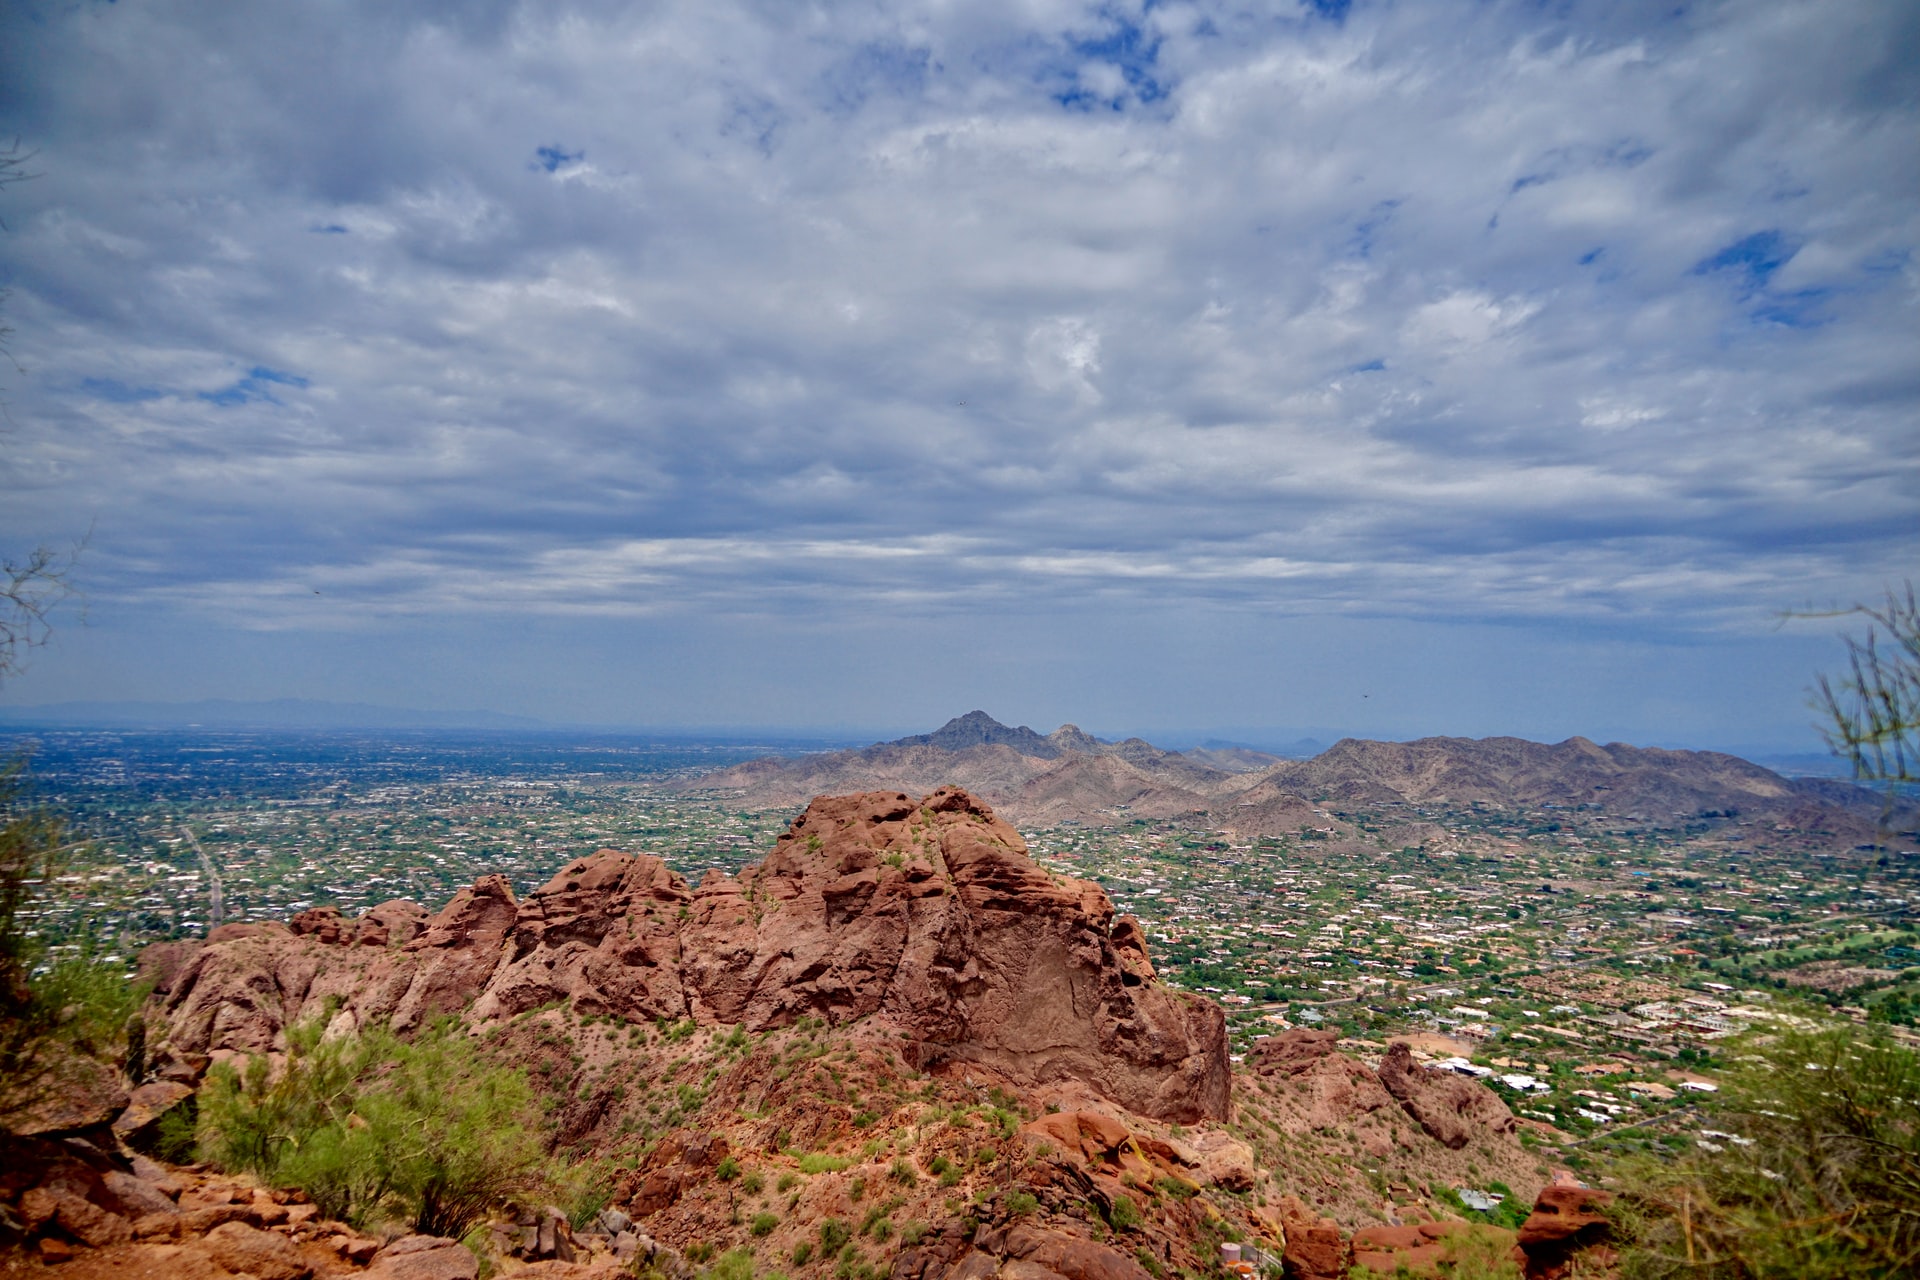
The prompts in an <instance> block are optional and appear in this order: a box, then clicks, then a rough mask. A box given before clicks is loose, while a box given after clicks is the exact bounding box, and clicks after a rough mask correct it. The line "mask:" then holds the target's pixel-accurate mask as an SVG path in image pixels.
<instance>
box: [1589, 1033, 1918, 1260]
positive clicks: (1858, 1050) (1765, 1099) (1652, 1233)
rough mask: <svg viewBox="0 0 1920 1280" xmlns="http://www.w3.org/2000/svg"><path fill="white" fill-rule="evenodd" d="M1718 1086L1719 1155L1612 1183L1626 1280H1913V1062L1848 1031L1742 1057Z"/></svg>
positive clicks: (1654, 1165) (1634, 1169)
mask: <svg viewBox="0 0 1920 1280" xmlns="http://www.w3.org/2000/svg"><path fill="white" fill-rule="evenodd" d="M1754 1055H1755V1057H1756V1058H1757V1059H1758V1060H1757V1061H1753V1062H1749V1063H1746V1064H1744V1065H1743V1066H1742V1067H1741V1068H1740V1069H1739V1070H1737V1071H1735V1072H1733V1073H1732V1074H1731V1075H1729V1076H1727V1077H1725V1078H1724V1079H1723V1082H1722V1086H1721V1094H1720V1103H1721V1106H1720V1109H1719V1114H1718V1115H1716V1117H1715V1119H1714V1124H1715V1126H1716V1127H1717V1128H1720V1129H1724V1130H1728V1131H1731V1132H1733V1133H1735V1134H1736V1135H1738V1136H1739V1137H1740V1138H1742V1139H1743V1141H1741V1142H1737V1143H1736V1142H1731V1141H1729V1142H1727V1143H1726V1144H1725V1145H1724V1147H1723V1149H1722V1150H1720V1151H1708V1150H1706V1149H1704V1148H1696V1149H1693V1150H1691V1151H1689V1152H1687V1153H1686V1154H1684V1155H1681V1156H1679V1157H1678V1158H1674V1157H1671V1156H1669V1157H1667V1158H1665V1159H1663V1160H1659V1161H1655V1160H1653V1159H1651V1158H1646V1157H1642V1158H1638V1159H1634V1160H1630V1161H1626V1162H1623V1163H1622V1164H1621V1165H1620V1166H1619V1167H1618V1168H1617V1169H1616V1170H1615V1179H1616V1182H1617V1183H1618V1184H1619V1185H1620V1187H1621V1189H1622V1193H1623V1194H1622V1196H1621V1199H1620V1200H1619V1201H1618V1202H1616V1205H1615V1226H1616V1228H1617V1229H1618V1231H1619V1233H1620V1235H1621V1237H1622V1244H1623V1249H1622V1254H1623V1256H1622V1260H1621V1261H1622V1266H1623V1270H1624V1272H1625V1274H1626V1275H1628V1276H1630V1277H1634V1278H1635V1280H1665V1278H1667V1277H1680V1276H1687V1277H1693V1276H1700V1277H1713V1278H1714V1280H1721V1278H1723V1277H1724V1278H1725V1280H1748V1278H1749V1277H1752V1278H1754V1280H1758V1278H1760V1277H1771V1276H1793V1277H1796V1280H1830V1278H1831V1280H1839V1278H1840V1277H1872V1278H1879V1277H1889V1278H1890V1277H1894V1276H1910V1275H1912V1274H1914V1265H1915V1259H1916V1258H1920V1111H1917V1109H1916V1100H1920V1055H1916V1054H1915V1053H1914V1052H1912V1051H1911V1050H1908V1049H1904V1048H1901V1047H1899V1046H1898V1045H1895V1044H1893V1043H1891V1042H1889V1041H1885V1040H1880V1039H1866V1038H1862V1037H1861V1036H1860V1035H1859V1033H1857V1032H1854V1031H1849V1030H1838V1031H1831V1032H1822V1033H1819V1034H1803V1033H1796V1034H1789V1035H1782V1036H1780V1037H1779V1038H1778V1039H1776V1040H1773V1041H1771V1042H1768V1043H1766V1044H1764V1045H1761V1046H1756V1047H1755V1049H1754Z"/></svg>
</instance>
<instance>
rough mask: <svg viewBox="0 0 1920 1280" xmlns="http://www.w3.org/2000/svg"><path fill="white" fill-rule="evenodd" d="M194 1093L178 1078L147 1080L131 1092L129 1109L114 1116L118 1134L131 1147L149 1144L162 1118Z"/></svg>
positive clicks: (115, 1131) (115, 1128)
mask: <svg viewBox="0 0 1920 1280" xmlns="http://www.w3.org/2000/svg"><path fill="white" fill-rule="evenodd" d="M192 1097H193V1090H192V1089H190V1088H188V1087H187V1086H186V1085H184V1084H181V1083H180V1082H178V1081H176V1080H155V1081H153V1082H152V1083H150V1084H143V1085H141V1086H139V1087H138V1088H136V1089H135V1090H133V1092H132V1093H131V1094H129V1095H128V1097H127V1105H126V1109H125V1110H123V1111H121V1113H120V1114H119V1115H118V1116H116V1117H115V1118H114V1121H113V1133H114V1136H115V1137H117V1138H119V1139H120V1141H122V1142H124V1143H126V1144H127V1145H128V1146H130V1147H142V1146H145V1145H147V1144H148V1143H150V1142H151V1141H152V1140H153V1138H154V1135H155V1134H156V1133H157V1132H158V1130H159V1128H160V1120H161V1118H162V1117H164V1116H165V1115H166V1114H167V1113H168V1112H169V1111H172V1110H174V1109H175V1108H176V1107H179V1106H181V1105H182V1104H184V1103H185V1102H186V1101H187V1100H188V1099H190V1098H192ZM188 1114H189V1116H191V1113H188Z"/></svg>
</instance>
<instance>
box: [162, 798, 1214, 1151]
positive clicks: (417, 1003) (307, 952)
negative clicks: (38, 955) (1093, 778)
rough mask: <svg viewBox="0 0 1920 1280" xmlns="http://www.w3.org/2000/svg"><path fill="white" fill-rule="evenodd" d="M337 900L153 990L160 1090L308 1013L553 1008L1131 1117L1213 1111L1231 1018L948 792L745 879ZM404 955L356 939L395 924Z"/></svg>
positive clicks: (852, 812) (643, 861)
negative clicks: (1124, 1111)
mask: <svg viewBox="0 0 1920 1280" xmlns="http://www.w3.org/2000/svg"><path fill="white" fill-rule="evenodd" d="M415 910H416V909H413V908H411V907H410V905H408V904H390V905H389V906H387V907H384V908H376V909H375V911H374V912H372V913H369V918H368V919H366V920H362V921H354V922H348V921H345V920H342V919H341V918H340V917H339V915H338V913H337V912H334V911H333V910H331V909H330V908H316V909H314V910H311V911H306V912H302V913H301V914H300V915H298V916H295V917H294V919H293V920H292V921H291V922H290V924H289V925H288V926H287V927H285V928H281V927H278V926H242V927H240V928H238V929H235V930H223V931H222V933H224V934H225V936H224V937H219V938H217V940H216V941H215V942H213V943H212V944H211V945H208V946H206V947H204V948H201V949H199V950H198V951H197V952H196V953H195V954H193V955H192V956H191V957H190V958H186V959H184V962H182V960H181V957H179V956H178V955H177V954H174V955H169V956H168V961H169V962H170V963H175V964H178V965H179V968H178V971H177V972H175V973H172V974H164V975H161V976H160V979H161V985H162V986H163V988H164V996H163V1004H162V1006H161V1010H162V1012H163V1015H164V1026H163V1028H161V1029H160V1030H159V1032H158V1034H157V1035H155V1036H154V1037H153V1043H154V1045H155V1049H156V1052H157V1053H158V1054H160V1055H162V1057H163V1058H164V1059H166V1060H169V1061H170V1062H171V1063H172V1064H175V1065H173V1066H172V1067H171V1068H170V1069H171V1070H173V1071H174V1072H175V1074H181V1073H190V1072H193V1071H196V1070H198V1069H199V1068H200V1067H202V1066H204V1064H205V1063H206V1062H208V1061H210V1060H212V1059H213V1058H215V1057H217V1056H219V1055H222V1054H233V1053H257V1052H265V1051H268V1050H271V1049H273V1048H275V1047H276V1046H278V1045H280V1044H281V1043H282V1042H283V1038H284V1035H285V1030H286V1028H287V1027H288V1026H289V1025H290V1024H292V1023H294V1022H297V1021H299V1020H301V1019H302V1018H306V1017H309V1016H311V1015H312V1014H313V1012H314V1011H315V1010H318V1009H321V1008H323V1007H328V1008H334V1009H335V1010H336V1012H334V1013H333V1014H332V1020H333V1028H334V1030H336V1031H350V1030H353V1029H355V1028H357V1027H360V1026H366V1025H371V1024H373V1023H375V1022H379V1023H383V1024H390V1025H392V1026H394V1027H396V1028H399V1029H402V1030H404V1029H408V1028H411V1027H414V1026H417V1025H419V1024H420V1022H421V1020H422V1019H424V1018H427V1017H430V1016H432V1015H434V1014H438V1013H458V1014H460V1015H461V1016H463V1017H464V1018H466V1019H467V1020H468V1021H470V1022H471V1023H473V1024H474V1025H475V1026H478V1027H486V1026H489V1025H493V1024H499V1023H504V1022H508V1021H510V1020H511V1019H513V1018H515V1017H516V1016H518V1015H520V1014H524V1013H527V1012H529V1011H531V1010H534V1009H537V1008H539V1007H541V1006H543V1005H547V1004H550V1003H552V1002H554V1001H558V1000H564V1001H566V1002H568V1003H569V1004H570V1006H571V1007H572V1008H574V1009H575V1010H577V1011H579V1012H580V1013H583V1014H587V1015H590V1016H596V1017H611V1018H614V1019H618V1020H620V1021H622V1022H627V1023H652V1022H655V1021H659V1020H663V1019H664V1020H666V1021H670V1022H678V1021H681V1020H683V1019H685V1020H690V1021H691V1022H692V1023H693V1025H695V1026H699V1027H714V1026H729V1027H731V1026H741V1027H744V1028H745V1029H746V1030H747V1031H749V1032H760V1031H765V1030H768V1029H770V1028H775V1027H786V1026H792V1025H794V1024H795V1023H796V1022H798V1021H799V1020H801V1019H802V1018H817V1019H819V1020H821V1021H822V1022H824V1023H825V1024H826V1025H828V1026H834V1027H837V1026H842V1025H846V1024H849V1023H855V1022H864V1023H866V1024H867V1025H868V1026H869V1028H870V1029H871V1030H872V1031H873V1033H874V1034H879V1035H883V1036H885V1037H888V1038H889V1039H890V1040H892V1041H893V1042H894V1043H895V1045H896V1047H897V1048H898V1050H899V1052H900V1054H901V1056H902V1058H903V1059H904V1060H905V1061H906V1062H907V1063H908V1064H909V1065H911V1066H913V1067H915V1068H918V1069H928V1068H933V1067H939V1066H946V1067H953V1066H957V1065H977V1066H980V1067H983V1068H987V1069H989V1070H991V1071H992V1072H993V1073H994V1075H995V1076H996V1078H999V1079H1003V1080H1006V1081H1009V1082H1014V1083H1018V1084H1020V1085H1023V1086H1033V1085H1042V1084H1046V1083H1049V1082H1054V1081H1063V1080H1073V1081H1079V1082H1083V1083H1085V1084H1086V1085H1088V1086H1089V1087H1091V1088H1093V1089H1094V1090H1095V1091H1097V1092H1099V1093H1100V1094H1101V1095H1103V1096H1105V1097H1107V1098H1109V1099H1111V1100H1112V1101H1113V1102H1115V1103H1117V1104H1119V1105H1121V1106H1124V1107H1127V1108H1128V1109H1130V1110H1132V1111H1135V1112H1137V1113H1139V1114H1141V1115H1146V1116H1154V1117H1160V1118H1165V1119H1169V1120H1199V1119H1204V1118H1215V1119H1218V1118H1220V1117H1222V1116H1224V1115H1225V1113H1226V1108H1227V1061H1226V1032H1225V1020H1224V1019H1223V1017H1222V1016H1221V1014H1220V1011H1219V1009H1218V1008H1217V1007H1216V1006H1214V1005H1212V1004H1210V1003H1208V1002H1207V1001H1205V1000H1202V999H1200V998H1199V997H1197V996H1193V995H1190V994H1186V993H1183V992H1178V991H1175V990H1173V989H1171V988H1168V987H1166V986H1164V985H1162V984H1161V983H1160V982H1158V981H1157V980H1156V978H1155V976H1154V972H1153V966H1152V964H1151V963H1150V962H1149V961H1148V958H1147V951H1146V946H1145V943H1144V941H1143V938H1142V934H1141V931H1140V929H1139V927H1138V925H1137V924H1135V923H1134V921H1133V920H1131V919H1130V918H1127V919H1116V918H1115V916H1114V911H1113V906H1112V904H1111V903H1110V902H1108V900H1107V897H1106V895H1105V894H1104V893H1103V892H1102V891H1101V890H1100V889H1099V888H1098V887H1097V886H1095V885H1092V884H1089V883H1086V882H1084V881H1078V880H1071V879H1065V878H1062V877H1057V876H1050V875H1049V874H1048V873H1047V872H1045V871H1043V870H1041V869H1040V867H1039V866H1038V865H1037V864H1035V863H1034V862H1033V861H1032V859H1030V858H1029V857H1027V854H1026V849H1025V846H1024V845H1023V844H1022V842H1021V839H1020V836H1019V833H1018V832H1016V831H1014V830H1013V828H1011V827H1009V826H1008V825H1007V824H1006V823H1004V822H1002V821H1000V820H999V819H998V818H997V817H995V816H994V814H993V812H992V811H991V810H990V809H988V808H987V807H986V806H985V805H983V804H981V803H980V802H979V801H977V800H975V799H974V798H973V797H972V796H971V795H969V794H968V793H966V792H964V791H960V790H957V789H953V788H945V789H942V790H939V791H935V792H934V793H932V794H931V795H928V796H926V797H924V798H923V799H920V800H914V799H912V798H910V797H909V796H907V795H906V794H904V793H900V792H868V793H864V794H860V795H853V796H842V797H838V798H834V799H821V800H817V801H815V802H814V803H813V804H812V805H810V806H808V808H807V810H806V812H805V813H803V814H802V815H801V816H800V817H799V819H797V820H796V821H795V822H794V824H793V826H792V827H791V828H790V829H789V830H788V831H787V833H786V834H785V835H783V836H781V837H780V840H779V842H778V844H777V845H776V846H775V848H774V850H773V852H772V853H771V854H770V855H769V856H768V857H767V858H766V860H765V861H763V862H760V863H757V864H755V865H753V866H750V867H748V868H746V869H745V870H744V871H743V872H742V873H741V874H740V876H739V877H738V878H732V877H728V876H725V875H721V874H718V873H713V874H709V875H708V876H707V877H706V879H704V880H703V881H702V882H701V883H700V884H699V885H698V886H697V887H696V886H689V885H688V884H687V883H686V882H685V881H684V880H682V879H681V878H680V877H679V876H678V875H676V874H675V873H673V872H672V871H670V870H668V869H667V867H666V866H665V864H663V863H662V862H661V861H660V860H659V859H657V858H653V857H649V856H646V855H629V854H623V853H617V852H614V851H612V850H603V851H601V852H599V853H596V854H594V855H592V856H590V857H586V858H581V859H579V860H577V861H575V862H573V863H570V864H569V865H567V866H566V867H565V868H563V869H562V870H561V871H560V873H559V874H558V875H557V876H555V877H554V879H553V880H552V881H550V882H549V883H548V884H547V885H545V886H544V887H543V888H541V889H540V890H538V891H537V892H535V893H534V894H533V895H532V896H530V897H529V898H528V899H527V900H526V901H525V902H516V901H515V900H514V897H513V893H512V891H511V890H510V889H509V888H508V886H507V883H506V881H505V880H504V879H502V878H500V877H497V876H492V877H488V878H486V879H483V880H481V881H479V882H478V883H476V884H474V885H473V886H471V887H470V888H467V889H463V890H461V892H460V893H459V894H458V895H456V896H455V897H454V899H453V900H452V901H451V902H449V903H448V904H447V905H446V906H445V907H444V908H443V909H442V910H441V911H440V912H438V913H437V914H435V915H433V916H430V917H424V918H418V917H416V916H415V914H414V912H415ZM396 929H398V930H399V931H400V932H402V933H406V934H409V935H410V936H407V937H406V938H405V940H404V941H401V942H399V943H398V945H387V946H379V945H366V944H367V943H369V942H378V941H379V940H380V939H381V938H382V937H384V938H385V939H386V940H387V941H388V942H389V943H392V942H393V941H394V933H395V930H396Z"/></svg>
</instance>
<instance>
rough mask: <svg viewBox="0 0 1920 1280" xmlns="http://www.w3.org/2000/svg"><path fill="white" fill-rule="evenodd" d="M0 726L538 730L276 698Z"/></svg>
mask: <svg viewBox="0 0 1920 1280" xmlns="http://www.w3.org/2000/svg"><path fill="white" fill-rule="evenodd" d="M0 725H22V726H33V727H38V728H84V729H184V728H192V727H196V726H198V727H208V728H211V727H217V728H223V729H541V728H548V727H550V726H548V725H547V723H546V722H545V721H543V720H535V719H533V718H532V717H530V716H511V715H505V714H502V713H501V712H498V711H420V710H416V709H414V708H411V707H380V706H374V705H373V704H371V703H366V702H322V701H316V700H313V699H308V698H276V699H273V700H271V701H267V702H237V701H234V700H232V699H228V698H209V699H205V700H203V701H199V702H51V703H45V704H42V705H40V706H29V707H0Z"/></svg>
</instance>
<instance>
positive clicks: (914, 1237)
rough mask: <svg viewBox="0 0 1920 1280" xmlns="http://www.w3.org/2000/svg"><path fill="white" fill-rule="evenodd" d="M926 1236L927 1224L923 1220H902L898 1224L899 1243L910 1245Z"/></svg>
mask: <svg viewBox="0 0 1920 1280" xmlns="http://www.w3.org/2000/svg"><path fill="white" fill-rule="evenodd" d="M926 1237H927V1224H926V1223H924V1222H918V1221H916V1222H903V1223H901V1224H900V1243H901V1244H903V1245H906V1246H908V1247H911V1246H913V1245H916V1244H919V1243H920V1242H921V1241H922V1240H924V1239H926Z"/></svg>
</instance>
